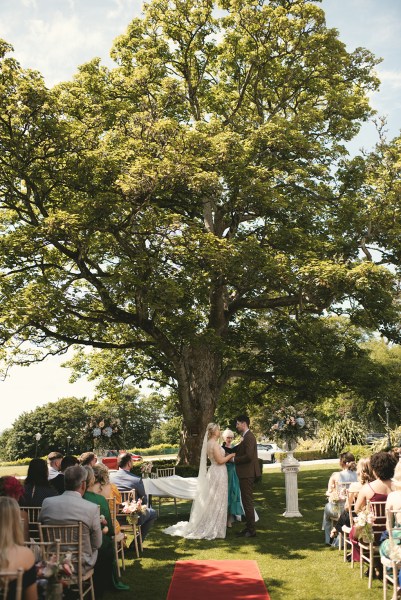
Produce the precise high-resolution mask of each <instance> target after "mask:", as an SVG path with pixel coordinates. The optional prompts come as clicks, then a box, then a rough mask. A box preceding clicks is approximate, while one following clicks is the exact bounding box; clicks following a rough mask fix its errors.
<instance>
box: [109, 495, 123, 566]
mask: <svg viewBox="0 0 401 600" xmlns="http://www.w3.org/2000/svg"><path fill="white" fill-rule="evenodd" d="M107 502H108V503H109V509H110V515H111V520H112V522H113V523H115V522H116V521H117V503H116V499H115V497H114V496H112V497H111V498H107ZM112 539H113V545H114V554H115V557H116V565H117V574H118V577H121V569H120V563H119V557H120V556H121V565H122V568H123V570H125V557H124V539H125V534H124V532H123V531H120V533H116V534H115V535H114V536H113V538H112Z"/></svg>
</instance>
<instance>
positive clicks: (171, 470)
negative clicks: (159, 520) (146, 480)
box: [153, 467, 177, 515]
mask: <svg viewBox="0 0 401 600" xmlns="http://www.w3.org/2000/svg"><path fill="white" fill-rule="evenodd" d="M173 475H175V467H164V468H161V469H156V477H157V478H161V477H173ZM153 495H155V494H153ZM168 497H169V496H159V497H158V498H159V510H158V511H157V512H158V514H159V515H160V510H161V500H162V498H168ZM170 497H171V498H173V500H174V509H175V514H177V498H175V497H174V496H170Z"/></svg>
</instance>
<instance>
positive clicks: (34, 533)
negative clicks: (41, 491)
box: [20, 506, 42, 541]
mask: <svg viewBox="0 0 401 600" xmlns="http://www.w3.org/2000/svg"><path fill="white" fill-rule="evenodd" d="M20 510H21V513H22V511H25V513H26V514H27V515H28V531H29V537H30V538H31V539H33V540H37V541H39V513H40V511H41V510H42V507H41V506H20Z"/></svg>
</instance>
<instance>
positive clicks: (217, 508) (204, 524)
mask: <svg viewBox="0 0 401 600" xmlns="http://www.w3.org/2000/svg"><path fill="white" fill-rule="evenodd" d="M215 444H217V446H218V449H216V448H215V447H214V446H215ZM214 450H215V451H218V452H221V454H222V456H225V452H224V450H223V449H222V448H221V447H220V445H219V444H218V442H217V441H215V440H209V441H208V442H207V454H208V456H209V459H210V462H211V466H210V467H209V470H208V471H207V473H206V474H205V476H204V477H202V475H201V468H200V469H199V477H198V490H197V495H196V497H195V500H194V501H193V504H192V509H191V515H190V518H189V521H180V522H179V523H176V524H175V525H172V526H171V527H167V529H164V530H163V532H164V533H167V534H168V535H176V536H180V537H184V538H188V539H195V540H198V539H205V540H214V539H215V538H225V537H226V526H227V504H228V477H227V468H226V465H225V464H218V463H216V461H215V459H214V458H213V451H214ZM201 461H202V458H201ZM205 462H206V461H205Z"/></svg>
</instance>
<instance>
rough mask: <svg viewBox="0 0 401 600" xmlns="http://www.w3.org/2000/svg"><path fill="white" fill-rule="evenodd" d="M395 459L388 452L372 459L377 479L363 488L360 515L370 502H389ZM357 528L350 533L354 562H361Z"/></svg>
mask: <svg viewBox="0 0 401 600" xmlns="http://www.w3.org/2000/svg"><path fill="white" fill-rule="evenodd" d="M395 465H396V462H395V458H394V456H393V455H391V454H389V453H388V452H376V453H375V454H372V456H371V458H370V466H371V467H372V471H373V474H374V475H375V477H376V479H375V480H374V481H372V482H369V483H365V485H363V486H362V487H361V490H360V492H359V494H358V498H357V499H356V502H355V513H356V514H358V513H359V512H360V511H361V510H363V509H364V508H365V506H366V503H367V502H368V501H370V502H383V501H385V500H387V496H388V495H389V493H390V492H391V489H392V487H391V486H392V481H391V480H392V477H393V475H394V469H395ZM354 534H355V527H354V526H353V527H352V529H351V532H350V536H349V537H350V540H351V541H352V556H353V560H354V561H356V562H359V560H360V554H359V545H358V540H357V539H355V537H354Z"/></svg>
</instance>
